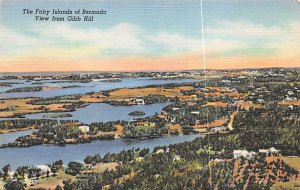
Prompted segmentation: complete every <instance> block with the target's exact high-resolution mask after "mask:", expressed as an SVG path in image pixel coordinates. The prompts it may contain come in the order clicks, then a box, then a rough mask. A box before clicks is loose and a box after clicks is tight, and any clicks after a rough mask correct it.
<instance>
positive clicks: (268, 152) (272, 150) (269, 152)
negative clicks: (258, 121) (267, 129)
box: [258, 147, 280, 155]
mask: <svg viewBox="0 0 300 190" xmlns="http://www.w3.org/2000/svg"><path fill="white" fill-rule="evenodd" d="M258 152H259V153H262V154H266V155H279V153H280V150H277V149H276V148H274V147H271V148H269V149H259V150H258Z"/></svg>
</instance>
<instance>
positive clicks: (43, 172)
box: [36, 165, 51, 175]
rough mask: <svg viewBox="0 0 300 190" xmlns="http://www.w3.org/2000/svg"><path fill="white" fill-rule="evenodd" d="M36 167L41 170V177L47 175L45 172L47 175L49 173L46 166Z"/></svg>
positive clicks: (48, 168)
mask: <svg viewBox="0 0 300 190" xmlns="http://www.w3.org/2000/svg"><path fill="white" fill-rule="evenodd" d="M36 167H37V168H38V169H40V170H41V174H42V175H45V174H47V172H49V173H50V172H51V169H50V167H49V166H47V165H37V166H36Z"/></svg>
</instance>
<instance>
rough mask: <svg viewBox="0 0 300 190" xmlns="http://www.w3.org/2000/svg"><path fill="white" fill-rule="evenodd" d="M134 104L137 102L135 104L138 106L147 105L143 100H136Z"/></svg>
mask: <svg viewBox="0 0 300 190" xmlns="http://www.w3.org/2000/svg"><path fill="white" fill-rule="evenodd" d="M134 102H135V104H137V105H145V101H144V99H143V98H136V99H135V100H134Z"/></svg>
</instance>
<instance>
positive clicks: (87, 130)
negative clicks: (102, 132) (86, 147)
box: [78, 126, 90, 133]
mask: <svg viewBox="0 0 300 190" xmlns="http://www.w3.org/2000/svg"><path fill="white" fill-rule="evenodd" d="M78 128H79V130H80V131H81V132H83V133H88V132H89V131H90V127H89V126H79V127H78Z"/></svg>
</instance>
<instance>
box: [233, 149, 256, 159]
mask: <svg viewBox="0 0 300 190" xmlns="http://www.w3.org/2000/svg"><path fill="white" fill-rule="evenodd" d="M255 155H257V153H256V152H253V151H251V152H248V151H247V150H234V151H233V157H234V158H235V159H236V158H241V157H243V158H246V159H253V158H254V157H255Z"/></svg>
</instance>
